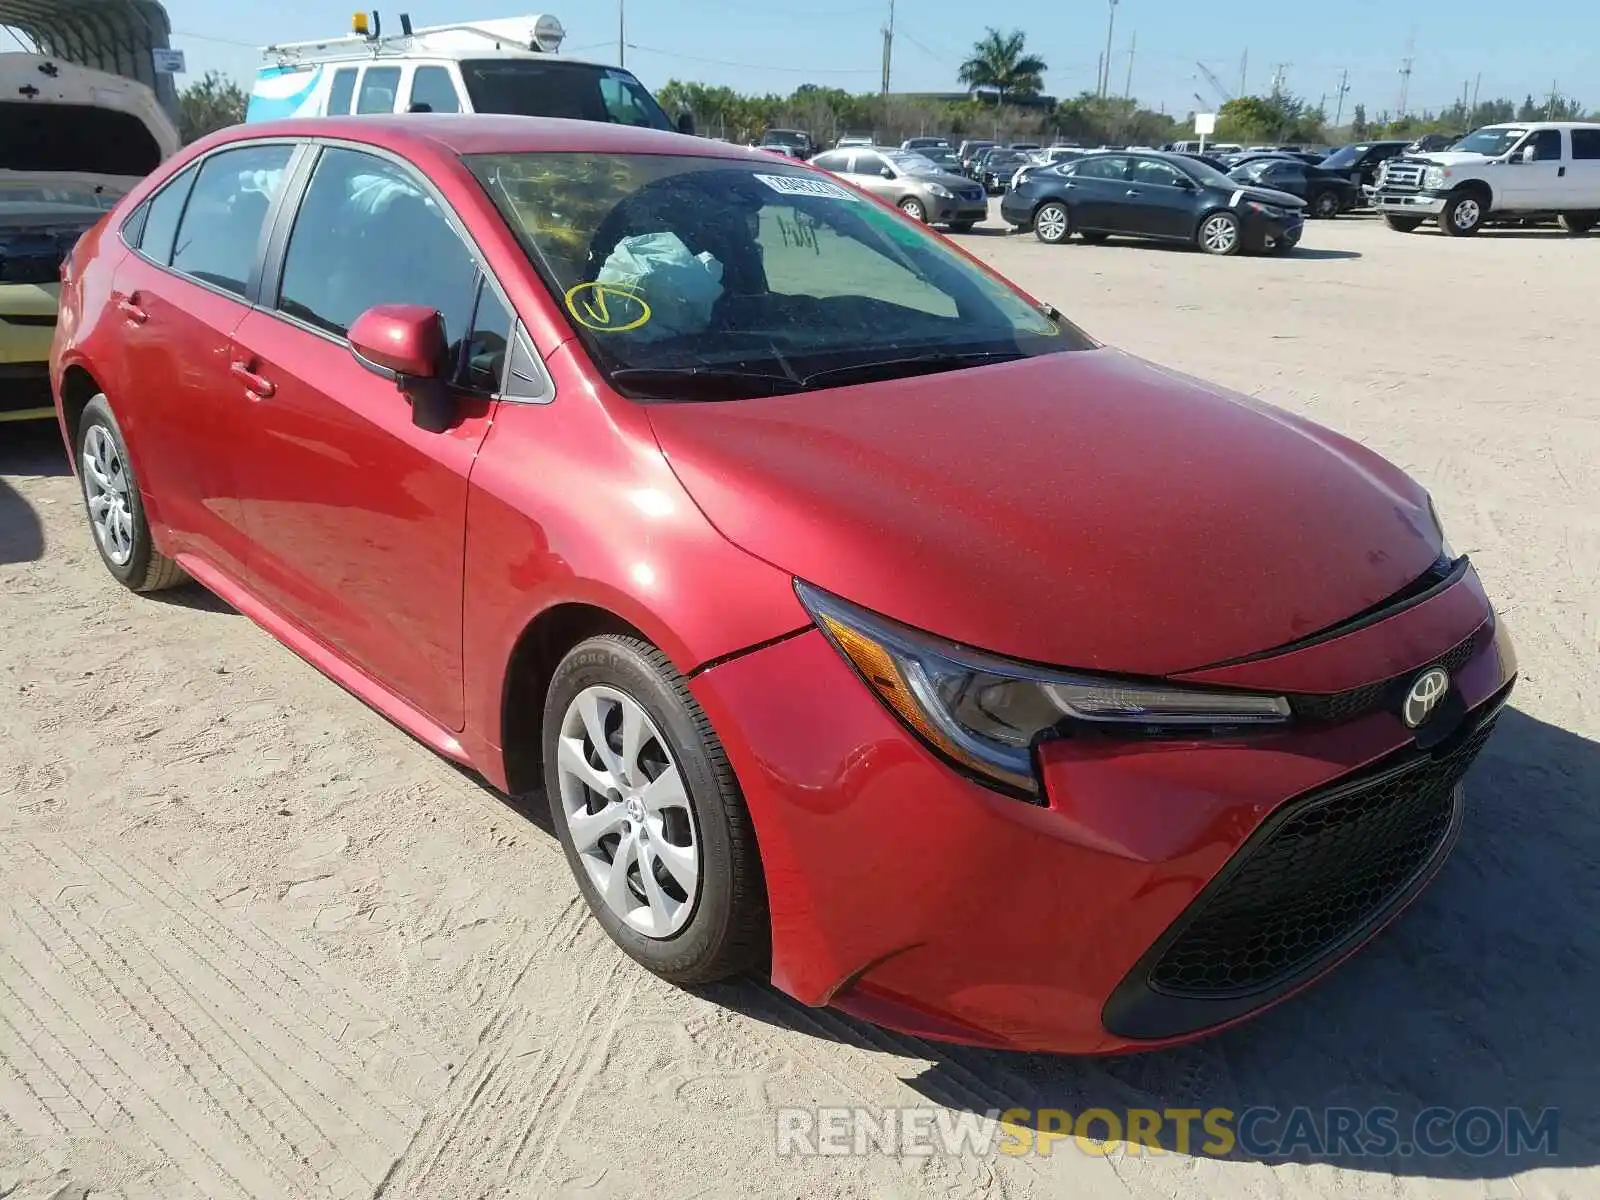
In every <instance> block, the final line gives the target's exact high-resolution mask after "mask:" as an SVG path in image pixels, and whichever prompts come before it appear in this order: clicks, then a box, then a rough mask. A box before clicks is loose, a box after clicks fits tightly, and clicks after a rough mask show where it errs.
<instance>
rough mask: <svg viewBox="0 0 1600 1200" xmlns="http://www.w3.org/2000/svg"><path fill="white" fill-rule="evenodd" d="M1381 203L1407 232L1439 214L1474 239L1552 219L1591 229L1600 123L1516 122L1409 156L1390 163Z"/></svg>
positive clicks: (1599, 205) (1442, 223)
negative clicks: (1497, 227) (1491, 230)
mask: <svg viewBox="0 0 1600 1200" xmlns="http://www.w3.org/2000/svg"><path fill="white" fill-rule="evenodd" d="M1373 206H1374V207H1375V208H1376V209H1377V210H1378V211H1379V212H1380V213H1382V214H1383V218H1384V220H1385V221H1386V222H1388V224H1389V227H1390V228H1391V229H1396V230H1399V231H1400V232H1402V233H1409V232H1411V231H1412V230H1414V229H1416V228H1417V227H1418V226H1419V225H1421V224H1422V223H1423V222H1424V221H1426V220H1430V219H1431V220H1434V221H1436V222H1437V223H1438V225H1439V228H1440V229H1442V230H1443V231H1444V232H1445V233H1447V234H1450V235H1452V236H1454V237H1470V236H1471V235H1472V234H1475V233H1477V232H1478V230H1479V229H1481V228H1483V226H1485V225H1489V224H1504V223H1509V222H1524V221H1528V220H1539V219H1545V218H1550V217H1556V218H1559V219H1560V221H1561V224H1562V225H1563V226H1564V227H1565V228H1566V230H1567V231H1568V232H1569V233H1574V234H1583V233H1588V232H1589V230H1590V229H1592V228H1594V226H1595V224H1596V223H1597V221H1600V124H1591V123H1586V122H1579V121H1509V122H1505V123H1503V124H1498V125H1486V126H1484V127H1483V128H1482V129H1477V130H1474V131H1473V132H1472V133H1469V134H1467V136H1466V137H1464V138H1462V139H1461V140H1460V141H1458V142H1456V143H1455V144H1454V145H1453V146H1451V147H1450V149H1448V150H1441V151H1436V152H1434V153H1431V154H1405V155H1402V156H1401V157H1399V158H1396V159H1394V160H1392V161H1391V162H1390V163H1388V165H1387V166H1386V167H1385V169H1384V173H1383V177H1382V179H1381V180H1380V181H1379V184H1378V190H1377V192H1376V194H1375V195H1374V196H1373Z"/></svg>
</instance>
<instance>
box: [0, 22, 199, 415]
mask: <svg viewBox="0 0 1600 1200" xmlns="http://www.w3.org/2000/svg"><path fill="white" fill-rule="evenodd" d="M180 144H181V140H180V138H179V137H178V131H177V129H176V128H174V127H173V124H172V120H171V118H169V117H168V116H167V113H166V110H165V109H164V108H163V107H162V106H161V102H160V101H159V100H157V99H156V94H155V92H153V91H151V90H150V89H149V88H148V87H146V86H145V85H144V84H142V83H139V82H138V81H137V80H133V79H128V78H126V77H125V76H122V75H112V74H109V73H108V72H105V71H94V70H91V69H89V68H88V67H80V66H77V65H75V64H73V63H69V62H63V61H62V60H60V59H57V58H51V57H50V56H48V55H44V54H26V53H17V54H0V422H7V421H24V420H33V419H36V418H45V417H51V416H54V415H55V409H54V407H53V406H52V404H51V399H50V378H49V358H50V340H51V337H52V336H53V334H54V333H55V324H56V302H57V299H58V297H59V295H60V291H61V260H62V258H63V257H64V256H65V255H66V254H67V253H68V252H69V251H70V250H71V249H72V247H73V245H74V244H76V242H77V240H78V238H79V237H80V236H82V235H83V233H84V232H85V231H86V230H88V229H90V228H91V227H92V226H93V225H94V224H95V223H96V222H98V221H99V220H100V218H101V217H103V216H105V214H106V212H107V211H108V210H110V208H111V207H112V205H114V204H116V202H117V201H118V200H119V199H120V198H121V197H122V196H123V195H124V194H125V193H126V192H128V191H129V190H130V189H132V187H133V186H134V185H135V184H136V183H138V182H139V180H141V179H143V178H144V177H145V176H146V175H148V174H149V173H150V172H151V171H153V170H155V169H156V167H157V166H159V165H160V163H161V162H162V160H163V159H165V158H167V157H168V156H169V155H172V154H175V153H177V151H178V147H179V145H180Z"/></svg>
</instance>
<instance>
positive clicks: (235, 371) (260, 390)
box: [228, 361, 278, 400]
mask: <svg viewBox="0 0 1600 1200" xmlns="http://www.w3.org/2000/svg"><path fill="white" fill-rule="evenodd" d="M228 373H229V374H231V375H232V376H233V377H234V378H235V379H237V380H238V381H239V382H240V383H242V384H244V386H245V387H246V389H248V390H249V392H250V398H251V399H252V400H267V399H270V398H271V396H272V394H273V393H274V392H276V391H277V390H278V389H277V386H276V385H275V384H274V383H273V382H272V380H270V379H266V378H264V377H262V376H260V375H257V374H256V373H255V372H254V371H252V370H251V369H250V364H249V363H245V362H238V361H235V362H233V363H232V364H230V365H229V367H228Z"/></svg>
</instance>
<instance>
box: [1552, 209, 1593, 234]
mask: <svg viewBox="0 0 1600 1200" xmlns="http://www.w3.org/2000/svg"><path fill="white" fill-rule="evenodd" d="M1597 220H1600V213H1594V212H1571V213H1562V214H1561V228H1563V229H1565V230H1566V231H1567V232H1568V233H1573V234H1581V233H1588V232H1589V231H1590V230H1591V229H1593V228H1594V226H1595V222H1596V221H1597Z"/></svg>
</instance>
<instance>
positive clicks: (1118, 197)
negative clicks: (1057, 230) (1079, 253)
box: [1065, 154, 1138, 233]
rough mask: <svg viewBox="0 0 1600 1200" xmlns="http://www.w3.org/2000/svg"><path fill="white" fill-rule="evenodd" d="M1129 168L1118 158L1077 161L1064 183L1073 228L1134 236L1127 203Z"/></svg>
mask: <svg viewBox="0 0 1600 1200" xmlns="http://www.w3.org/2000/svg"><path fill="white" fill-rule="evenodd" d="M1130 165H1131V164H1130V163H1129V161H1128V158H1127V156H1126V155H1122V154H1096V155H1094V156H1092V157H1090V158H1084V159H1079V160H1078V163H1077V165H1076V166H1075V167H1074V168H1073V170H1072V174H1071V175H1070V176H1069V177H1068V178H1067V180H1066V183H1065V187H1066V190H1067V206H1068V207H1069V208H1071V210H1072V224H1073V227H1074V228H1077V229H1096V230H1104V231H1106V232H1107V233H1134V232H1137V231H1136V230H1135V228H1134V225H1135V224H1136V222H1137V220H1138V216H1137V214H1135V213H1134V211H1133V209H1132V207H1131V206H1130V205H1129V204H1128V202H1127V201H1128V196H1127V192H1128V170H1129V167H1130Z"/></svg>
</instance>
